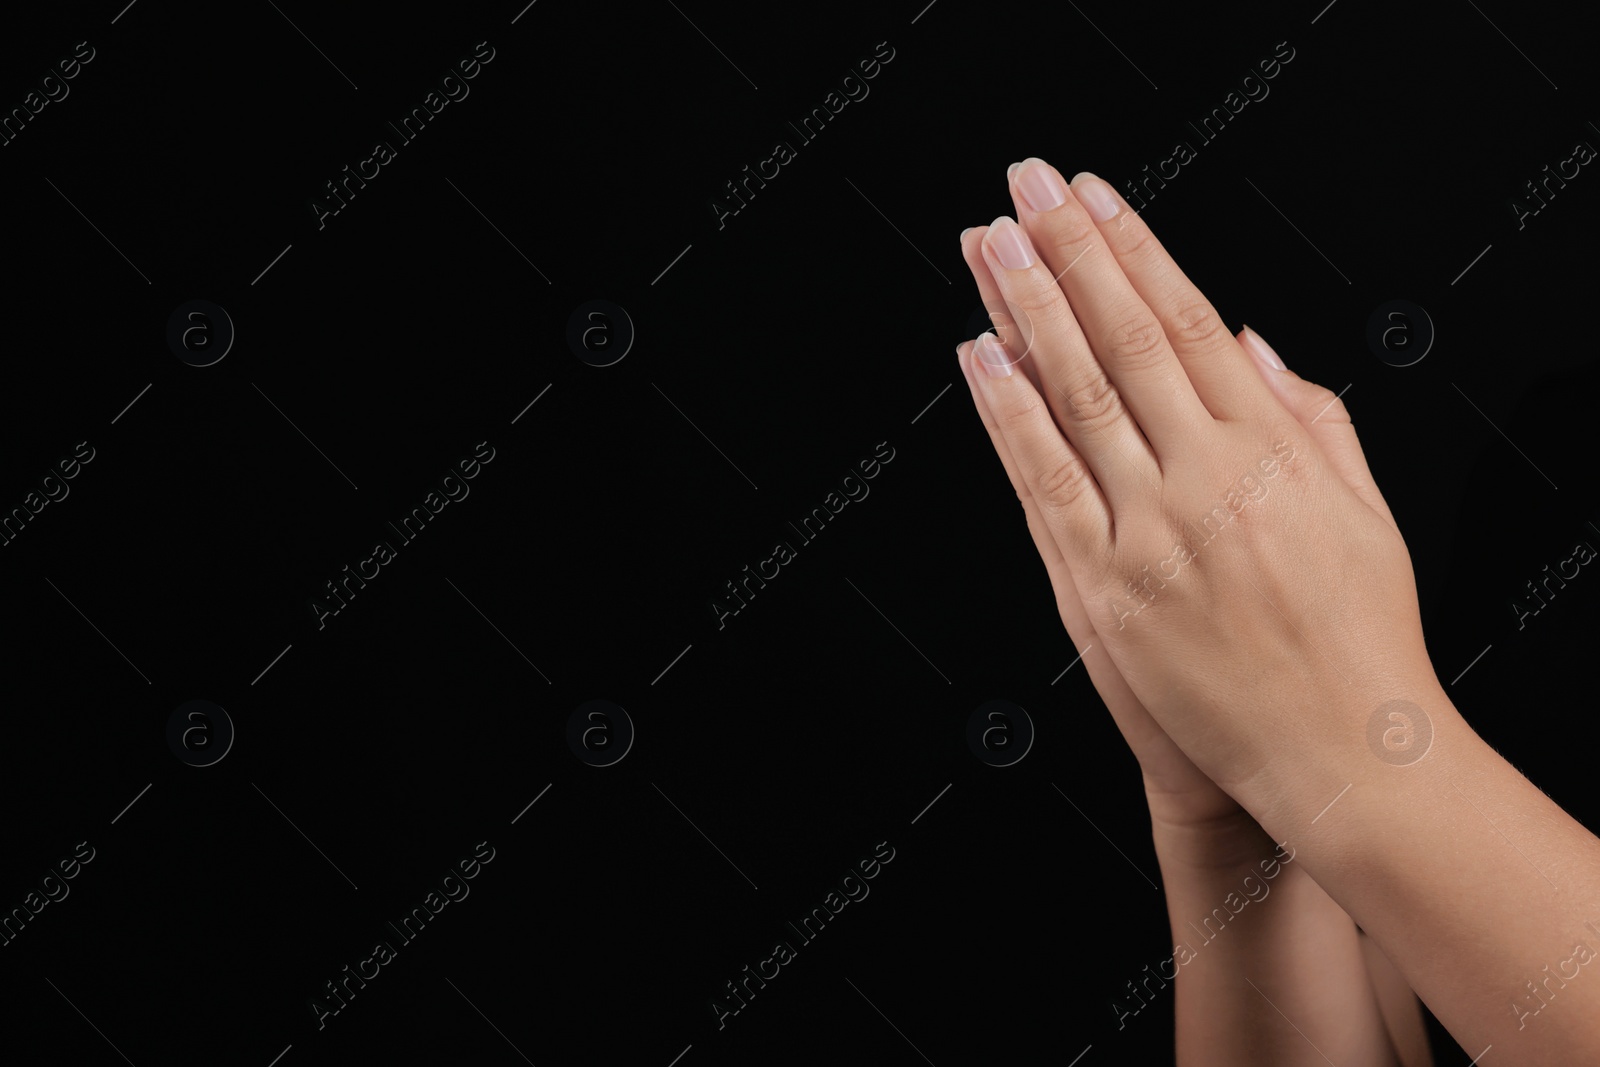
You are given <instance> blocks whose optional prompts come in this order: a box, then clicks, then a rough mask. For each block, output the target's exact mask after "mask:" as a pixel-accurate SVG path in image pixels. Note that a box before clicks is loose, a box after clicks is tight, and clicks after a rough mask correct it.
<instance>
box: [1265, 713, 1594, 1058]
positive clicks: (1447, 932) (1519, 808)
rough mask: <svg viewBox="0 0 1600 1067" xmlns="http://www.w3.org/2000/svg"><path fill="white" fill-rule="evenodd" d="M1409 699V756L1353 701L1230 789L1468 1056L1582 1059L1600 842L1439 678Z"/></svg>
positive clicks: (1590, 1046) (1589, 1050)
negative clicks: (1417, 740)
mask: <svg viewBox="0 0 1600 1067" xmlns="http://www.w3.org/2000/svg"><path fill="white" fill-rule="evenodd" d="M1414 696H1415V702H1416V703H1417V704H1419V705H1420V706H1421V707H1422V710H1423V712H1424V713H1425V716H1426V719H1425V721H1426V722H1427V723H1428V724H1430V725H1431V729H1432V739H1431V745H1430V747H1429V748H1428V749H1427V752H1426V755H1425V756H1423V757H1422V758H1420V759H1416V760H1415V762H1402V761H1399V760H1385V759H1384V758H1382V757H1381V756H1378V755H1377V754H1376V753H1375V752H1374V751H1373V750H1370V749H1369V748H1368V746H1367V745H1366V744H1365V743H1364V742H1365V740H1366V738H1365V734H1364V732H1363V730H1362V727H1363V726H1364V725H1365V722H1366V718H1367V715H1368V714H1369V712H1368V711H1364V710H1363V707H1362V705H1360V704H1359V703H1356V702H1353V701H1352V702H1348V703H1347V704H1346V705H1345V706H1344V707H1342V708H1339V707H1335V708H1332V709H1325V711H1324V713H1323V714H1321V715H1320V716H1319V719H1318V721H1317V724H1316V725H1315V726H1314V727H1312V729H1313V730H1329V731H1331V733H1330V737H1329V738H1326V739H1323V738H1319V739H1316V740H1314V741H1312V739H1310V738H1308V739H1307V740H1308V741H1312V743H1311V744H1309V745H1307V746H1306V749H1305V751H1308V752H1315V753H1316V756H1315V758H1314V759H1312V758H1300V757H1299V756H1298V754H1297V753H1295V752H1293V751H1291V752H1289V753H1286V758H1284V759H1283V760H1282V761H1280V762H1279V763H1277V764H1276V765H1275V766H1274V767H1273V768H1272V769H1271V770H1269V771H1268V772H1267V773H1266V774H1264V775H1262V776H1261V777H1260V778H1259V779H1258V780H1256V781H1254V782H1252V783H1250V784H1249V786H1248V788H1246V789H1245V790H1243V791H1242V794H1241V795H1240V800H1241V802H1242V803H1244V804H1245V806H1246V807H1247V808H1248V809H1250V810H1251V811H1252V813H1253V814H1254V815H1255V816H1256V818H1257V819H1258V820H1260V821H1261V823H1262V825H1263V826H1265V827H1267V829H1268V830H1269V832H1271V833H1272V834H1273V836H1274V837H1276V838H1278V839H1279V840H1287V841H1288V842H1289V843H1290V844H1291V845H1292V846H1293V847H1294V848H1295V850H1296V861H1295V862H1296V863H1297V864H1300V865H1302V866H1303V867H1304V869H1305V871H1306V872H1307V873H1309V874H1310V875H1311V876H1312V877H1313V878H1314V879H1315V880H1316V882H1317V884H1318V885H1320V886H1321V887H1322V888H1323V889H1325V890H1326V891H1327V892H1328V894H1329V895H1330V896H1332V897H1333V898H1334V899H1335V900H1336V901H1338V902H1339V904H1340V905H1342V906H1343V908H1344V910H1345V911H1346V912H1348V913H1349V914H1350V916H1351V917H1352V918H1354V919H1355V921H1357V922H1358V923H1360V924H1361V927H1362V928H1363V929H1364V930H1366V931H1367V933H1368V934H1369V935H1370V936H1371V937H1372V939H1373V940H1374V941H1375V942H1376V943H1377V944H1378V946H1379V947H1381V948H1382V950H1383V952H1384V953H1385V954H1386V955H1387V956H1388V958H1389V959H1390V960H1392V961H1393V963H1394V965H1395V967H1396V968H1398V970H1399V971H1400V972H1401V974H1403V975H1404V976H1405V979H1406V981H1407V982H1408V983H1409V984H1410V986H1411V988H1412V989H1414V990H1416V992H1417V994H1418V995H1419V996H1421V997H1422V999H1423V1001H1425V1002H1426V1003H1427V1004H1428V1006H1429V1007H1430V1008H1431V1009H1432V1010H1433V1012H1434V1014H1435V1015H1437V1016H1438V1018H1439V1020H1440V1021H1441V1022H1442V1023H1443V1024H1444V1025H1445V1027H1446V1028H1448V1029H1449V1031H1450V1033H1451V1034H1452V1035H1453V1036H1454V1037H1455V1039H1456V1040H1457V1041H1458V1042H1460V1043H1461V1045H1462V1046H1463V1048H1465V1049H1466V1050H1467V1051H1468V1054H1469V1055H1474V1056H1475V1055H1479V1054H1480V1053H1482V1052H1483V1051H1484V1050H1485V1049H1486V1048H1488V1047H1489V1046H1491V1045H1493V1046H1494V1048H1495V1056H1496V1057H1497V1058H1498V1057H1505V1061H1506V1062H1516V1063H1519V1064H1551V1065H1555V1064H1571V1063H1580V1062H1594V1061H1595V1059H1596V1057H1597V1056H1600V973H1596V974H1595V975H1594V976H1591V972H1600V966H1589V964H1590V963H1592V962H1595V961H1597V960H1600V955H1597V953H1600V841H1597V840H1596V839H1595V837H1594V836H1593V835H1592V834H1590V833H1589V832H1588V831H1586V830H1585V829H1584V828H1583V827H1582V826H1580V825H1579V824H1578V823H1577V822H1576V821H1575V820H1573V819H1572V818H1571V817H1570V816H1569V815H1567V814H1566V813H1565V812H1564V811H1562V810H1561V808H1560V807H1559V806H1557V805H1556V804H1555V803H1554V802H1553V801H1551V800H1550V799H1549V798H1548V797H1546V796H1545V795H1544V794H1543V793H1542V792H1540V791H1539V790H1538V789H1537V788H1536V787H1535V786H1534V785H1533V784H1532V783H1530V782H1529V781H1528V780H1527V779H1526V778H1524V777H1522V775H1521V774H1519V773H1518V772H1517V771H1516V770H1515V769H1514V768H1512V767H1511V766H1510V765H1509V764H1508V763H1506V762H1505V761H1504V760H1503V759H1501V758H1500V757H1499V755H1497V754H1496V753H1495V752H1493V751H1492V750H1491V749H1490V748H1489V747H1488V745H1486V744H1485V743H1484V742H1483V741H1482V739H1480V738H1479V737H1478V736H1477V735H1476V734H1475V733H1473V732H1472V730H1471V729H1470V727H1468V726H1467V724H1466V723H1465V721H1464V720H1462V719H1461V717H1460V715H1459V714H1457V712H1456V711H1455V709H1454V707H1453V706H1452V705H1451V704H1450V702H1449V700H1448V699H1447V698H1446V697H1445V695H1444V693H1443V691H1442V690H1437V688H1436V687H1435V688H1434V689H1431V690H1430V689H1428V688H1427V687H1420V688H1419V689H1418V690H1417V691H1416V692H1415V694H1414ZM1420 721H1423V720H1419V722H1420ZM1341 735H1342V736H1344V737H1345V738H1346V740H1345V741H1343V742H1340V741H1338V740H1336V739H1335V738H1337V737H1339V736H1341ZM1351 735H1353V736H1354V740H1350V736H1351ZM1324 740H1325V741H1326V742H1327V743H1325V744H1324V743H1321V742H1322V741H1324Z"/></svg>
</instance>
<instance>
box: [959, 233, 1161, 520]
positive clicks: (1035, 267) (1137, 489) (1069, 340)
mask: <svg viewBox="0 0 1600 1067" xmlns="http://www.w3.org/2000/svg"><path fill="white" fill-rule="evenodd" d="M982 248H983V259H984V262H985V264H987V265H988V268H989V271H990V273H991V274H992V275H993V276H994V280H995V284H996V285H998V286H999V288H1000V295H1001V296H1002V298H1003V299H1004V300H1005V302H1006V306H1007V308H1009V309H1010V311H1011V314H1012V317H1013V318H1015V319H1016V321H1017V326H1018V329H1019V331H1020V332H1021V333H1022V335H1023V337H1024V338H1025V340H1026V342H1027V346H1028V358H1030V359H1033V360H1034V361H1036V362H1037V363H1038V364H1039V377H1040V378H1041V379H1042V380H1043V381H1044V383H1045V385H1046V386H1047V388H1046V389H1045V391H1044V393H1043V397H1042V402H1043V404H1044V408H1043V411H1044V413H1045V414H1053V415H1054V422H1055V423H1057V424H1059V425H1060V427H1061V429H1062V430H1064V431H1065V433H1066V437H1067V440H1068V441H1069V442H1070V443H1071V446H1072V450H1073V452H1074V454H1075V455H1077V456H1079V457H1081V458H1082V461H1083V463H1084V464H1086V465H1087V470H1088V471H1089V472H1091V473H1092V474H1093V477H1094V480H1095V481H1096V482H1097V483H1098V484H1099V485H1100V486H1101V488H1102V489H1103V490H1104V491H1105V494H1106V499H1107V501H1108V502H1115V501H1116V500H1118V499H1128V498H1129V497H1130V495H1132V494H1135V493H1139V494H1141V495H1142V494H1144V493H1147V492H1148V491H1149V488H1150V487H1151V486H1152V485H1153V484H1154V480H1155V478H1156V477H1157V476H1158V475H1159V474H1160V468H1159V466H1158V465H1157V464H1156V459H1155V453H1154V452H1152V451H1151V449H1150V445H1149V443H1148V442H1147V441H1145V439H1144V435H1143V434H1141V433H1140V432H1139V426H1138V424H1137V423H1136V422H1135V421H1134V418H1133V413H1132V412H1131V411H1129V409H1128V408H1127V406H1126V405H1125V404H1124V403H1123V399H1122V396H1121V394H1120V393H1119V392H1118V391H1117V388H1116V386H1115V385H1113V384H1112V382H1111V379H1110V378H1109V377H1108V376H1107V374H1106V370H1105V368H1104V367H1102V366H1101V364H1100V361H1099V360H1097V359H1096V358H1095V356H1094V353H1093V351H1091V349H1090V346H1089V343H1088V341H1087V340H1086V339H1085V337H1084V334H1083V330H1082V329H1080V328H1079V326H1078V320H1077V319H1076V318H1075V317H1074V316H1073V311H1072V307H1071V306H1070V305H1069V304H1068V303H1067V298H1066V296H1065V294H1063V293H1062V291H1061V288H1060V287H1059V286H1058V285H1056V281H1055V278H1054V277H1053V276H1052V274H1051V272H1050V269H1049V268H1048V267H1047V266H1046V265H1045V264H1044V263H1043V262H1042V261H1041V260H1040V259H1039V256H1038V255H1037V254H1036V253H1035V251H1034V249H1033V246H1032V244H1031V242H1030V241H1029V240H1028V235H1027V233H1026V232H1025V231H1024V230H1023V229H1022V227H1020V226H1018V225H1017V224H1016V223H1015V222H1013V221H1012V220H1011V219H1009V218H1006V217H1005V216H1001V217H1000V218H998V219H996V220H995V221H994V222H993V223H991V224H990V226H989V229H988V231H987V232H985V233H984V235H983V241H982ZM980 340H981V338H980ZM983 351H984V350H983V349H982V348H981V347H980V349H979V355H980V356H982V355H983ZM1012 384H1015V383H1012ZM1033 392H1034V394H1035V395H1039V391H1038V390H1034V391H1033ZM996 414H997V415H999V416H1000V418H1001V424H1002V426H1003V425H1004V423H1005V414H1004V410H1003V408H997V409H996ZM1019 458H1020V457H1019Z"/></svg>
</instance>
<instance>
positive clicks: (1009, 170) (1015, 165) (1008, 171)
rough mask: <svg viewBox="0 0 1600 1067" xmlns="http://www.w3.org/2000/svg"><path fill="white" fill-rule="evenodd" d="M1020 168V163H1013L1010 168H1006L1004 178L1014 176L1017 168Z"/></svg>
mask: <svg viewBox="0 0 1600 1067" xmlns="http://www.w3.org/2000/svg"><path fill="white" fill-rule="evenodd" d="M1020 166H1022V164H1021V163H1013V164H1011V166H1009V167H1007V168H1006V177H1007V178H1009V177H1011V176H1012V175H1013V174H1015V173H1016V172H1017V168H1018V167H1020Z"/></svg>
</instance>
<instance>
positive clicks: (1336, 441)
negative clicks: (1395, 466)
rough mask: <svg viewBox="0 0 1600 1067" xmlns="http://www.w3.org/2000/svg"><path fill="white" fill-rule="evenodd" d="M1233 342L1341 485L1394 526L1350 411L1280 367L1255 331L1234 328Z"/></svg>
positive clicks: (1331, 394) (1326, 392)
mask: <svg viewBox="0 0 1600 1067" xmlns="http://www.w3.org/2000/svg"><path fill="white" fill-rule="evenodd" d="M1238 339H1239V345H1240V347H1241V349H1243V350H1244V351H1247V352H1249V353H1250V354H1251V356H1252V357H1253V358H1252V360H1251V362H1252V363H1254V364H1255V366H1256V369H1257V371H1258V372H1259V377H1260V378H1261V380H1262V381H1263V382H1265V383H1266V385H1267V388H1268V390H1269V391H1270V393H1271V395H1272V396H1273V397H1275V398H1276V399H1277V401H1278V402H1279V403H1280V404H1282V405H1283V406H1284V408H1286V409H1287V410H1288V411H1289V412H1290V413H1291V414H1292V415H1294V417H1295V418H1296V419H1298V420H1300V425H1302V426H1304V427H1305V428H1306V430H1307V432H1309V433H1310V434H1311V438H1312V440H1314V441H1316V443H1317V447H1318V448H1319V449H1321V450H1322V453H1323V455H1325V456H1327V457H1328V462H1329V464H1330V465H1332V467H1333V469H1334V472H1335V473H1337V474H1338V475H1339V477H1340V478H1341V479H1343V480H1344V483H1345V484H1346V485H1348V486H1349V487H1350V488H1351V489H1353V490H1355V493H1356V496H1358V497H1360V498H1361V502H1362V503H1364V504H1366V505H1367V507H1369V508H1371V509H1372V510H1373V511H1376V512H1377V513H1378V514H1379V515H1382V516H1383V517H1384V518H1385V519H1388V520H1389V525H1390V526H1394V527H1395V529H1397V530H1398V529H1399V527H1398V526H1396V525H1395V521H1394V515H1393V514H1392V513H1391V512H1390V511H1389V505H1388V504H1387V503H1386V502H1385V501H1384V499H1383V494H1382V493H1380V492H1378V483H1377V482H1376V481H1375V480H1374V479H1373V477H1372V471H1371V469H1370V468H1369V467H1368V466H1367V456H1366V453H1364V452H1363V451H1362V450H1361V442H1360V441H1358V440H1356V428H1355V425H1354V424H1353V423H1352V422H1351V421H1350V412H1349V411H1348V410H1346V408H1345V406H1344V401H1343V400H1342V399H1340V398H1339V396H1338V394H1336V393H1335V392H1334V391H1333V390H1332V389H1325V388H1323V387H1322V386H1320V385H1317V384H1316V383H1314V382H1308V381H1306V380H1305V379H1304V378H1302V377H1300V376H1299V375H1298V374H1296V373H1295V372H1294V371H1292V370H1287V369H1285V367H1284V365H1283V360H1281V359H1279V358H1278V354H1277V353H1276V352H1274V351H1273V349H1272V346H1271V345H1269V344H1267V342H1266V341H1264V340H1263V339H1262V337H1261V335H1260V334H1258V333H1256V332H1255V331H1254V330H1252V329H1251V328H1250V327H1248V326H1246V327H1245V328H1244V329H1242V330H1240V331H1239V335H1238Z"/></svg>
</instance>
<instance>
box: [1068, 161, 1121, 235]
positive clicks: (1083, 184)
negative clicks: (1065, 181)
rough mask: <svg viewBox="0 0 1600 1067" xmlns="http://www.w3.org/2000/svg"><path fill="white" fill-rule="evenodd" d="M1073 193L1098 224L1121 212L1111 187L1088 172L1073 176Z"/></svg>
mask: <svg viewBox="0 0 1600 1067" xmlns="http://www.w3.org/2000/svg"><path fill="white" fill-rule="evenodd" d="M1072 192H1073V194H1074V195H1075V196H1077V198H1078V202H1079V203H1081V204H1082V205H1083V206H1084V207H1085V208H1086V209H1088V212H1089V214H1090V215H1092V216H1094V220H1095V221H1096V222H1105V221H1106V220H1107V219H1110V218H1112V217H1114V216H1115V215H1116V213H1117V212H1118V211H1119V210H1121V205H1120V204H1118V203H1117V194H1116V193H1114V192H1112V191H1111V186H1109V185H1107V184H1106V183H1105V182H1104V181H1102V180H1101V179H1099V178H1097V177H1095V176H1094V175H1093V174H1090V173H1089V172H1088V171H1086V170H1082V171H1079V172H1078V173H1077V174H1075V175H1073V178H1072Z"/></svg>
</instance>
